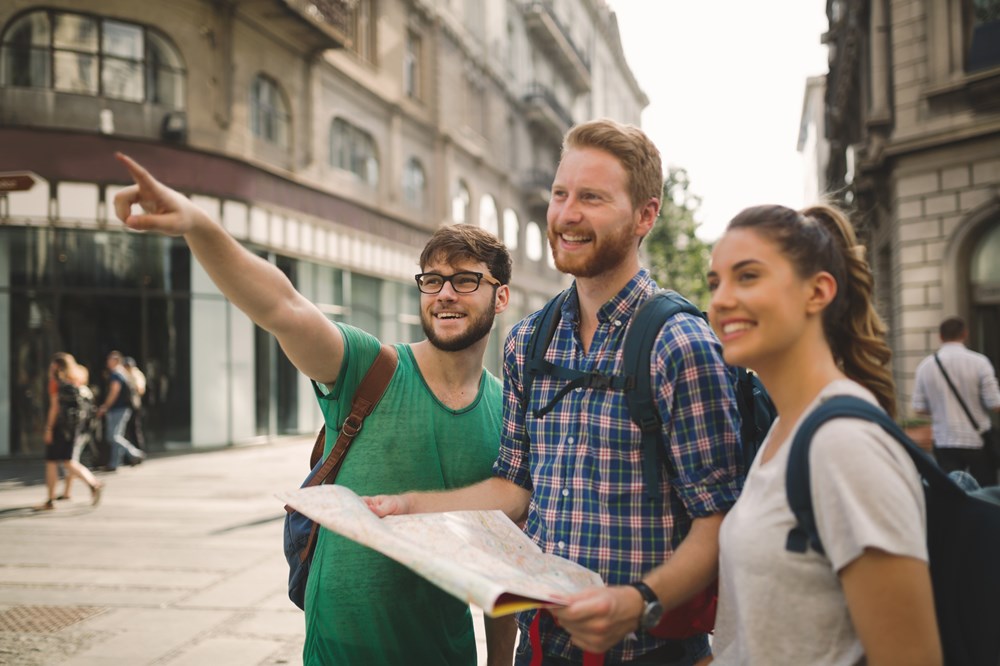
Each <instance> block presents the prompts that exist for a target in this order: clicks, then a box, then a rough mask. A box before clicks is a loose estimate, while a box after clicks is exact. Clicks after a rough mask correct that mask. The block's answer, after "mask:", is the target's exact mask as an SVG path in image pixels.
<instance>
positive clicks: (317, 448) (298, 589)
mask: <svg viewBox="0 0 1000 666" xmlns="http://www.w3.org/2000/svg"><path fill="white" fill-rule="evenodd" d="M398 360H399V356H398V354H397V353H396V349H395V347H392V346H389V345H382V348H381V349H380V350H379V353H378V356H376V357H375V360H374V361H373V362H372V365H371V367H369V368H368V371H367V372H366V373H365V376H364V377H363V378H362V380H361V383H360V384H358V388H357V389H356V390H355V392H354V399H353V400H352V401H351V412H350V414H348V415H347V417H346V418H345V419H344V423H343V424H342V425H341V426H340V433H339V434H338V435H337V441H336V442H334V445H333V448H332V449H331V450H330V455H328V456H327V457H326V458H325V459H324V458H323V446H324V444H325V443H326V425H325V424H324V425H323V427H321V428H320V430H319V434H318V435H316V443H315V444H313V449H312V453H311V454H310V457H309V466H310V467H311V470H310V472H309V474H308V475H307V476H306V480H305V481H303V482H302V487H303V488H308V487H310V486H318V485H320V484H322V483H333V482H334V480H336V478H337V474H338V473H339V472H340V468H341V466H342V465H343V464H344V456H345V455H347V450H348V449H349V448H350V446H351V442H353V441H354V437H355V436H356V435H357V434H358V432H360V431H361V426H362V425H363V423H364V420H365V417H367V416H368V415H369V414H371V413H372V411H373V410H374V409H375V407H376V406H377V405H378V403H379V400H381V399H382V394H383V393H385V390H386V389H387V388H388V387H389V382H390V381H392V376H393V374H394V373H395V372H396V364H397V363H398ZM318 535H319V523H316V522H315V521H313V520H312V519H311V518H309V517H308V516H305V515H303V514H301V513H299V512H298V511H296V510H295V509H293V508H291V507H290V506H288V505H287V504H286V505H285V524H284V534H283V537H282V541H283V543H282V547H283V548H284V552H285V561H286V562H288V598H289V599H291V600H292V603H294V604H295V605H296V606H298V607H299V608H301V609H303V610H305V600H306V584H307V582H308V580H309V569H310V567H311V565H312V557H313V553H314V552H315V550H316V541H317V537H318Z"/></svg>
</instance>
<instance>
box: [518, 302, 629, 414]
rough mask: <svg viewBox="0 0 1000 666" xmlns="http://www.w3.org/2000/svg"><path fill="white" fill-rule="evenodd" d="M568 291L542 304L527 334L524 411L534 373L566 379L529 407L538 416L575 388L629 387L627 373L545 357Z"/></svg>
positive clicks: (529, 398)
mask: <svg viewBox="0 0 1000 666" xmlns="http://www.w3.org/2000/svg"><path fill="white" fill-rule="evenodd" d="M569 293H570V290H569V289H566V290H564V291H562V292H560V293H559V294H558V295H557V296H556V297H555V298H552V299H551V300H549V302H548V303H546V304H545V307H544V308H542V310H541V314H540V315H539V316H538V318H537V319H536V320H535V327H534V329H533V330H532V331H531V336H530V337H529V338H528V348H527V354H526V362H525V364H524V377H523V378H522V387H523V388H522V398H521V401H522V404H523V405H524V407H525V411H527V409H528V407H529V405H530V402H531V388H532V386H533V384H534V382H535V378H536V377H538V376H540V375H551V376H552V377H555V378H557V379H562V380H565V381H566V382H567V383H566V384H565V385H563V387H562V388H560V389H559V390H558V391H557V392H556V394H555V395H554V396H552V399H551V400H549V401H548V402H547V403H546V404H545V405H543V406H542V407H539V408H538V409H535V410H532V414H533V415H534V416H535V418H537V419H540V418H543V417H544V416H545V415H546V414H548V413H549V412H551V411H552V409H553V408H554V407H555V406H556V404H558V402H559V401H560V400H562V399H563V397H565V395H566V394H567V393H569V392H570V391H572V390H573V389H575V388H581V387H583V388H598V389H609V388H613V389H619V390H623V389H626V388H628V387H629V383H628V379H627V378H626V377H618V376H611V375H605V374H603V373H600V372H584V371H583V370H573V369H571V368H565V367H563V366H561V365H556V364H555V363H552V362H550V361H546V360H545V352H546V351H547V350H548V348H549V344H550V343H551V342H552V338H553V337H555V334H556V328H557V327H558V326H559V320H560V319H561V317H562V306H563V303H565V302H566V299H567V298H569Z"/></svg>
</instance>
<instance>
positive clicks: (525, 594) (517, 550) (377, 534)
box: [278, 485, 604, 616]
mask: <svg viewBox="0 0 1000 666" xmlns="http://www.w3.org/2000/svg"><path fill="white" fill-rule="evenodd" d="M278 498H279V499H281V500H282V501H283V502H285V503H286V504H288V505H289V506H290V507H292V508H293V509H295V510H296V511H298V512H299V513H302V514H303V515H305V516H308V517H309V518H311V519H312V520H314V521H316V522H318V523H319V524H320V525H322V526H323V527H325V528H327V529H329V530H332V531H334V532H337V533H338V534H342V535H343V536H345V537H347V538H349V539H351V540H353V541H357V542H358V543H360V544H363V545H365V546H368V547H369V548H373V549H374V550H377V551H378V552H380V553H382V554H383V555H386V556H387V557H391V558H392V559H394V560H396V561H397V562H399V563H400V564H403V565H405V566H407V567H409V568H410V569H412V570H413V571H414V572H416V573H417V574H419V575H421V576H423V577H424V578H426V579H427V580H429V581H430V582H432V583H434V584H435V585H437V586H438V587H440V588H441V589H443V590H445V591H446V592H448V593H449V594H452V595H454V596H456V597H458V598H459V599H462V600H464V601H466V602H469V603H473V604H475V605H477V606H479V607H480V608H482V609H483V611H484V612H485V613H486V614H487V615H490V616H498V615H506V614H508V613H514V612H516V611H520V610H527V609H529V608H541V607H546V606H559V605H563V603H564V600H565V599H566V597H568V596H569V595H571V594H574V593H576V592H579V591H580V590H583V589H586V588H588V587H593V586H595V585H603V584H604V583H603V581H601V578H600V576H598V575H597V574H596V573H594V572H593V571H590V570H589V569H585V568H584V567H581V566H580V565H578V564H576V563H575V562H571V561H569V560H566V559H564V558H561V557H558V556H556V555H549V554H546V553H543V552H542V551H541V549H539V548H538V546H536V545H535V544H534V543H533V542H532V541H531V539H529V538H528V537H527V536H526V535H525V534H524V532H522V531H521V530H520V529H519V528H518V527H517V526H516V525H515V524H514V523H512V522H511V521H510V519H509V518H507V516H505V515H504V514H503V512H501V511H449V512H446V513H418V514H410V515H403V516H388V517H386V518H381V519H380V518H378V517H376V516H375V514H373V513H372V512H371V511H370V510H369V509H368V507H367V506H366V505H365V503H364V501H363V500H362V499H361V498H360V497H358V496H357V495H356V494H354V493H353V492H352V491H351V490H350V489H348V488H345V487H343V486H337V485H323V486H314V487H312V488H302V489H299V490H294V491H290V492H286V493H279V494H278Z"/></svg>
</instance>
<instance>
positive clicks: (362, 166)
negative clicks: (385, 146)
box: [330, 118, 378, 187]
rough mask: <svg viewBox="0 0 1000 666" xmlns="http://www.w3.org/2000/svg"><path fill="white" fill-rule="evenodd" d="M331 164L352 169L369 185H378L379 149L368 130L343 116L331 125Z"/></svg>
mask: <svg viewBox="0 0 1000 666" xmlns="http://www.w3.org/2000/svg"><path fill="white" fill-rule="evenodd" d="M330 165H331V166H333V167H336V168H338V169H343V170H344V171H350V172H351V173H353V174H354V175H355V176H357V177H358V178H360V179H361V180H362V181H363V182H365V183H367V184H368V185H370V186H372V187H375V186H376V185H378V150H377V149H376V146H375V140H374V139H373V138H372V135H371V134H369V133H368V132H366V131H364V130H363V129H360V128H358V127H355V126H354V125H352V124H351V123H349V122H347V121H346V120H344V119H343V118H334V119H333V124H332V126H331V127H330Z"/></svg>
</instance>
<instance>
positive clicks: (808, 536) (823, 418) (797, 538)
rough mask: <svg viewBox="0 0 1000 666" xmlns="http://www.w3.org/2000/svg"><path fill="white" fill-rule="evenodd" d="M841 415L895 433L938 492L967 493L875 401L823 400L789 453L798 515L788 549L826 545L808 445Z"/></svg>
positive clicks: (788, 476)
mask: <svg viewBox="0 0 1000 666" xmlns="http://www.w3.org/2000/svg"><path fill="white" fill-rule="evenodd" d="M841 417H847V418H856V419H863V420H865V421H871V422H872V423H875V424H876V425H878V426H880V427H881V428H882V429H883V430H884V431H886V432H887V433H889V434H890V435H892V436H893V437H894V438H895V439H896V441H898V442H899V443H900V445H902V447H903V448H904V449H905V450H906V452H907V453H908V454H909V456H910V458H912V459H913V464H914V465H916V467H917V471H918V472H919V473H920V476H921V477H923V479H924V483H925V484H926V485H928V486H929V487H930V488H931V489H933V490H935V491H936V492H940V493H946V494H951V495H953V496H955V497H960V496H964V495H965V491H964V490H962V489H961V488H960V487H959V486H958V485H957V484H956V483H955V482H954V481H952V480H951V479H950V478H948V475H947V474H946V473H945V472H944V471H943V470H942V469H941V468H940V467H938V466H937V463H935V462H934V461H933V460H932V459H931V457H930V456H928V455H927V454H926V453H925V452H924V451H923V450H922V449H920V447H918V446H917V445H916V444H914V443H913V442H912V441H911V440H910V438H909V437H907V436H906V434H905V433H904V432H903V431H902V429H901V428H900V427H899V426H898V425H897V424H896V422H895V421H893V420H892V419H891V418H890V417H889V415H888V414H886V413H885V411H884V410H883V409H882V408H881V407H878V406H876V405H873V404H872V403H870V402H868V401H866V400H862V399H861V398H857V397H855V396H849V395H838V396H833V397H831V398H828V399H827V400H824V401H823V403H822V404H821V405H820V406H819V407H817V408H816V409H815V410H814V411H813V412H812V413H811V414H809V416H807V417H806V418H805V420H804V421H803V422H802V425H800V426H799V429H798V430H797V431H796V433H795V437H794V438H793V439H792V444H791V446H792V448H791V450H790V451H789V452H788V468H787V469H786V470H785V493H786V495H787V498H788V505H789V507H790V508H791V510H792V513H793V514H795V520H796V523H797V524H796V526H795V527H794V528H793V529H792V530H791V531H790V532H789V533H788V539H787V541H786V542H785V549H786V550H789V551H791V552H795V553H805V552H806V551H807V550H808V549H809V548H810V547H811V548H812V549H813V550H815V551H816V552H817V553H820V554H823V553H824V550H823V544H822V542H821V540H820V536H819V530H818V529H817V527H816V517H815V515H814V514H813V502H812V481H811V479H810V476H809V447H810V446H811V444H812V439H813V436H814V435H815V434H816V430H818V429H819V427H820V426H821V425H823V424H824V423H826V422H827V421H829V420H830V419H836V418H841Z"/></svg>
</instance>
